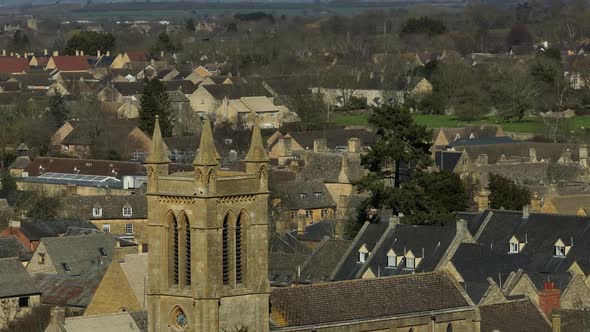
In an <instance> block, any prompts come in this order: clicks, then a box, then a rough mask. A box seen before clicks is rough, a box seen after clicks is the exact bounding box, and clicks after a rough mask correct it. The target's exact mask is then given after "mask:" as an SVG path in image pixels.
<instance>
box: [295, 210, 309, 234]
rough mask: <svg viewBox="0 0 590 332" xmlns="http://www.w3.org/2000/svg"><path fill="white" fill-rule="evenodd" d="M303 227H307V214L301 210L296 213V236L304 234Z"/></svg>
mask: <svg viewBox="0 0 590 332" xmlns="http://www.w3.org/2000/svg"><path fill="white" fill-rule="evenodd" d="M305 227H307V214H306V211H305V210H303V209H299V211H297V235H303V234H305Z"/></svg>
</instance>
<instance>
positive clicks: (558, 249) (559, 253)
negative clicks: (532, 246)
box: [555, 246, 565, 257]
mask: <svg viewBox="0 0 590 332" xmlns="http://www.w3.org/2000/svg"><path fill="white" fill-rule="evenodd" d="M555 256H556V257H565V246H555Z"/></svg>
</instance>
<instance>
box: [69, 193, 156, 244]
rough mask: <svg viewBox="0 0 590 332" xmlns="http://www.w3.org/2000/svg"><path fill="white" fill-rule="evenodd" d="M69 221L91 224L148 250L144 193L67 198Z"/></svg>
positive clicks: (71, 196)
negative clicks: (84, 221) (71, 219)
mask: <svg viewBox="0 0 590 332" xmlns="http://www.w3.org/2000/svg"><path fill="white" fill-rule="evenodd" d="M64 205H65V207H64V210H65V213H66V214H67V216H68V217H69V218H77V219H80V220H88V221H91V222H92V223H93V224H94V225H95V226H96V228H97V229H98V230H100V231H102V232H105V233H109V234H112V235H114V236H117V237H118V238H121V239H125V240H128V241H132V242H135V243H137V244H139V245H142V246H143V251H147V246H148V236H147V234H146V232H145V227H146V224H147V201H146V196H145V193H141V192H137V193H135V194H133V195H121V196H105V195H101V196H80V195H70V196H67V197H65V198H64Z"/></svg>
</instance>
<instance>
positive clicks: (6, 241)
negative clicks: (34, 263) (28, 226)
mask: <svg viewBox="0 0 590 332" xmlns="http://www.w3.org/2000/svg"><path fill="white" fill-rule="evenodd" d="M32 255H33V253H32V252H31V251H30V250H28V249H27V248H25V246H23V244H22V243H21V242H20V241H19V240H18V239H17V238H16V237H15V236H6V237H0V258H9V257H17V258H18V259H19V260H20V261H21V262H28V261H29V260H30V259H31V256H32Z"/></svg>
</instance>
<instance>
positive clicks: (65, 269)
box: [61, 263, 70, 272]
mask: <svg viewBox="0 0 590 332" xmlns="http://www.w3.org/2000/svg"><path fill="white" fill-rule="evenodd" d="M61 267H62V268H63V269H64V271H65V272H70V266H69V265H68V263H61Z"/></svg>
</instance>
